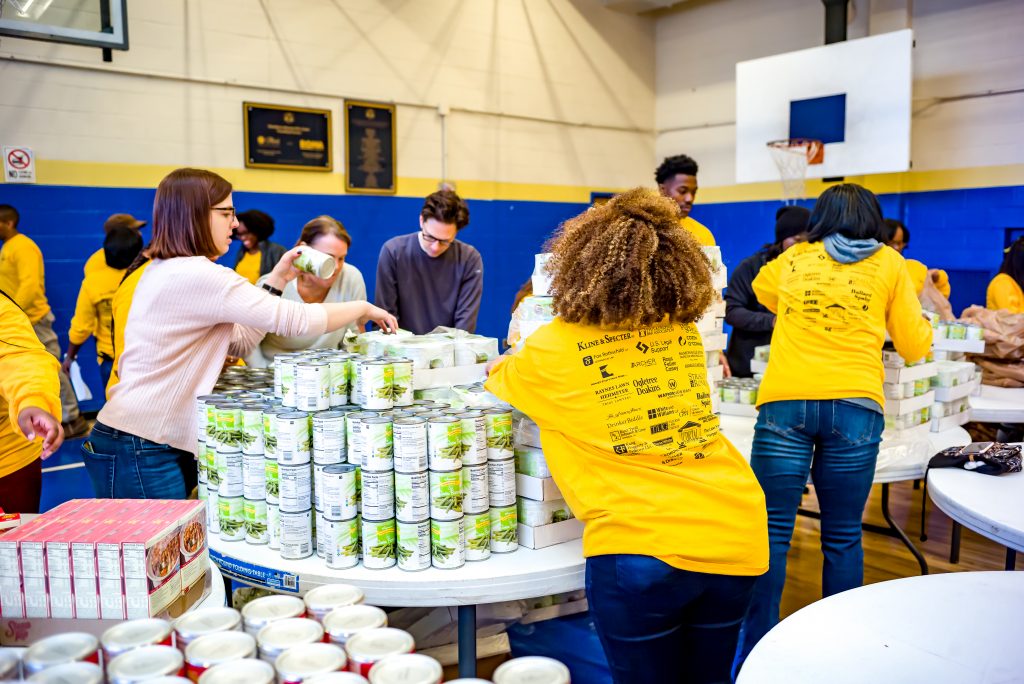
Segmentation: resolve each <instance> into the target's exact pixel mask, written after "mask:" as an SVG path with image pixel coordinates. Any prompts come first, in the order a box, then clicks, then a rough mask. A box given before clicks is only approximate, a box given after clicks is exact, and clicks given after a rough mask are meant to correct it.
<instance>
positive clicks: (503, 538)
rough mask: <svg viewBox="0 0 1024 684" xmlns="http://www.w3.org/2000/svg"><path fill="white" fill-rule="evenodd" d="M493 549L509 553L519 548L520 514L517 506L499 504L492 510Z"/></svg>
mask: <svg viewBox="0 0 1024 684" xmlns="http://www.w3.org/2000/svg"><path fill="white" fill-rule="evenodd" d="M490 516H491V551H492V552H494V553H509V552H511V551H515V550H516V549H518V548H519V515H518V513H517V512H516V507H515V506H514V505H513V506H498V507H494V508H492V509H491V510H490Z"/></svg>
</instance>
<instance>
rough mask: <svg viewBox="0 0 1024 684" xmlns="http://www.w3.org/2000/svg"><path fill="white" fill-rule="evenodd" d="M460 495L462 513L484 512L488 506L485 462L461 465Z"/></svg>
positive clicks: (489, 497)
mask: <svg viewBox="0 0 1024 684" xmlns="http://www.w3.org/2000/svg"><path fill="white" fill-rule="evenodd" d="M462 496H463V499H462V512H463V513H486V512H487V509H488V508H490V505H491V504H490V501H491V495H490V490H489V489H488V487H487V464H486V463H482V464H480V465H467V466H462Z"/></svg>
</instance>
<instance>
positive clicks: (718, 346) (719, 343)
mask: <svg viewBox="0 0 1024 684" xmlns="http://www.w3.org/2000/svg"><path fill="white" fill-rule="evenodd" d="M701 337H702V338H703V342H704V351H721V350H723V349H725V347H726V345H727V344H728V342H729V338H728V337H727V336H726V334H725V333H714V334H712V335H701Z"/></svg>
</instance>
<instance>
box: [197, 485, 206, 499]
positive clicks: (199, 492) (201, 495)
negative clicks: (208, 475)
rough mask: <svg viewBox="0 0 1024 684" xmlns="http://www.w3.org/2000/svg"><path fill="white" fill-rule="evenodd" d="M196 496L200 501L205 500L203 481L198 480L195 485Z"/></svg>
mask: <svg viewBox="0 0 1024 684" xmlns="http://www.w3.org/2000/svg"><path fill="white" fill-rule="evenodd" d="M196 498H197V499H199V500H200V501H206V499H207V494H206V483H205V482H200V483H199V484H197V485H196Z"/></svg>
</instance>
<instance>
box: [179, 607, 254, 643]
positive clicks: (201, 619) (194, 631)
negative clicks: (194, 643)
mask: <svg viewBox="0 0 1024 684" xmlns="http://www.w3.org/2000/svg"><path fill="white" fill-rule="evenodd" d="M240 624H242V615H241V613H239V612H238V611H237V610H235V609H234V608H225V607H214V608H197V609H196V610H190V611H189V612H187V613H185V614H184V615H182V616H181V617H180V618H178V619H177V620H175V621H174V631H176V632H177V633H178V635H179V636H180V637H182V638H184V639H186V640H189V641H191V640H192V639H195V638H197V637H201V636H203V635H204V634H212V633H214V632H228V631H231V630H235V629H238V626H239V625H240Z"/></svg>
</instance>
